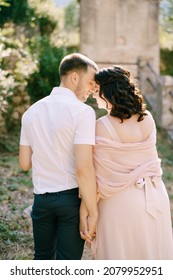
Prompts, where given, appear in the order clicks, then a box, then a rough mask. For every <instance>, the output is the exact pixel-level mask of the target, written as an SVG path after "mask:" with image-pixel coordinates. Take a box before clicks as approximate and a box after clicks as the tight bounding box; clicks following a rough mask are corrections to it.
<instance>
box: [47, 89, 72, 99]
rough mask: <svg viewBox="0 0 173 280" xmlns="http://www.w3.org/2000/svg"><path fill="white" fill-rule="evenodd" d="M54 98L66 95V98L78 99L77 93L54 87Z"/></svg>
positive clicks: (52, 92) (52, 93)
mask: <svg viewBox="0 0 173 280" xmlns="http://www.w3.org/2000/svg"><path fill="white" fill-rule="evenodd" d="M50 94H51V95H52V96H56V95H57V96H59V95H64V96H69V97H71V98H73V99H77V97H76V95H75V93H74V92H73V91H71V90H70V89H68V88H65V87H54V88H53V89H52V91H51V93H50Z"/></svg>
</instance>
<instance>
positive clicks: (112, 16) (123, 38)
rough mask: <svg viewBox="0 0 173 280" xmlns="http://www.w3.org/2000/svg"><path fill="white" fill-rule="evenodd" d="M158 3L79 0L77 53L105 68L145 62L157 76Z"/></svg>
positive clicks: (142, 0) (152, 0) (127, 0)
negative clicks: (144, 60) (100, 63)
mask: <svg viewBox="0 0 173 280" xmlns="http://www.w3.org/2000/svg"><path fill="white" fill-rule="evenodd" d="M158 14H159V0H139V1H136V0H106V1H105V0H87V1H86V0H80V27H81V33H80V52H81V53H83V54H85V55H88V56H89V57H91V58H92V59H93V60H95V61H96V62H104V63H105V64H108V65H109V64H112V63H114V64H120V63H123V64H125V63H127V64H130V63H132V64H133V63H136V62H137V60H138V58H140V57H141V58H143V59H145V58H146V59H147V60H148V59H149V60H150V61H151V63H152V65H153V67H154V68H155V70H156V72H158V73H159V63H160V62H159V41H158Z"/></svg>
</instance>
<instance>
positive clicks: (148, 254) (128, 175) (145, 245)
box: [92, 116, 173, 260]
mask: <svg viewBox="0 0 173 280" xmlns="http://www.w3.org/2000/svg"><path fill="white" fill-rule="evenodd" d="M100 120H101V121H102V122H103V124H104V125H105V126H106V128H107V129H108V130H109V133H110V134H111V137H112V139H108V138H104V137H99V136H98V137H96V146H95V150H94V161H95V169H96V177H97V182H98V189H99V192H100V196H101V199H100V201H99V203H98V207H99V219H98V225H97V230H96V238H95V240H94V242H93V244H92V252H93V255H94V259H98V260H103V259H105V260H111V259H112V260H168V259H171V260H173V236H172V225H171V215H170V204H169V198H168V194H167V191H166V188H165V185H164V183H163V181H162V179H161V176H162V170H161V166H160V159H159V158H158V155H157V151H156V129H155V127H154V129H153V131H152V133H151V135H150V136H149V138H148V139H147V140H146V141H143V142H138V143H122V142H120V140H119V137H118V135H117V134H116V131H115V129H114V128H113V127H112V125H111V122H110V121H109V119H108V118H107V117H106V116H104V117H102V118H101V119H100Z"/></svg>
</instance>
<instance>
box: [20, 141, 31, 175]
mask: <svg viewBox="0 0 173 280" xmlns="http://www.w3.org/2000/svg"><path fill="white" fill-rule="evenodd" d="M31 157H32V149H31V147H30V146H24V145H20V148H19V165H20V167H21V168H22V169H23V170H24V171H27V170H29V169H30V168H31V167H32V162H31Z"/></svg>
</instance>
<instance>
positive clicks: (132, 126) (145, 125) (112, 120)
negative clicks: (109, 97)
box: [96, 111, 155, 143]
mask: <svg viewBox="0 0 173 280" xmlns="http://www.w3.org/2000/svg"><path fill="white" fill-rule="evenodd" d="M146 113H147V116H145V117H144V119H143V120H142V121H140V122H138V121H137V119H138V115H137V114H136V115H133V116H132V117H131V118H130V119H126V120H123V122H121V120H120V119H119V118H117V117H112V116H110V115H107V116H106V117H104V118H107V119H108V121H109V124H108V123H107V124H108V126H109V127H110V130H111V131H112V132H115V134H116V135H117V140H119V142H121V143H137V142H143V141H146V140H147V139H148V137H149V136H150V135H151V133H152V131H153V129H154V128H155V124H154V120H153V118H152V116H151V114H150V112H149V111H146ZM108 126H107V127H106V126H105V125H104V124H103V122H102V121H101V120H98V121H97V125H96V136H101V137H105V138H110V139H111V138H112V136H111V135H112V133H110V130H109V129H108Z"/></svg>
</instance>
